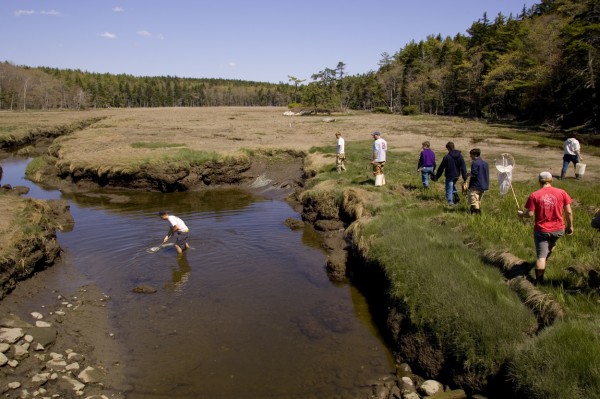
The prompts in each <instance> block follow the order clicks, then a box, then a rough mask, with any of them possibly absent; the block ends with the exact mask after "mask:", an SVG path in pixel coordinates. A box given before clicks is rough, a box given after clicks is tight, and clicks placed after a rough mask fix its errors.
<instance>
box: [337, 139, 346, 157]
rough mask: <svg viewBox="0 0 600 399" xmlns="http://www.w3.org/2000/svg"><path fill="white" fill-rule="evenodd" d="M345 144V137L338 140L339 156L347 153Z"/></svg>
mask: <svg viewBox="0 0 600 399" xmlns="http://www.w3.org/2000/svg"><path fill="white" fill-rule="evenodd" d="M344 144H345V142H344V138H343V137H339V138H338V139H337V153H338V154H343V153H344V152H345V151H344V150H345V148H344Z"/></svg>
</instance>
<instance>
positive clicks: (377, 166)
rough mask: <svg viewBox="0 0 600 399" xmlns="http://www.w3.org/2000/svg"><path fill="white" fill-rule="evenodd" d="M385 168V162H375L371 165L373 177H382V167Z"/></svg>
mask: <svg viewBox="0 0 600 399" xmlns="http://www.w3.org/2000/svg"><path fill="white" fill-rule="evenodd" d="M384 166H385V161H383V162H375V163H374V164H373V174H374V175H382V174H383V167H384Z"/></svg>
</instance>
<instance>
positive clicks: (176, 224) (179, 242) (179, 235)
mask: <svg viewBox="0 0 600 399" xmlns="http://www.w3.org/2000/svg"><path fill="white" fill-rule="evenodd" d="M158 216H159V217H160V218H161V219H162V220H167V221H168V222H169V224H170V227H169V232H168V233H167V235H166V236H165V238H164V239H163V244H164V243H166V242H167V241H169V239H170V238H171V237H173V236H175V237H176V241H175V249H176V250H177V253H179V254H180V253H182V252H183V251H185V250H187V249H189V247H190V246H189V244H188V243H187V239H188V236H189V232H190V229H188V227H187V226H186V224H185V222H184V221H183V220H181V219H180V218H178V217H177V216H174V215H169V214H168V213H167V212H166V211H160V212H158Z"/></svg>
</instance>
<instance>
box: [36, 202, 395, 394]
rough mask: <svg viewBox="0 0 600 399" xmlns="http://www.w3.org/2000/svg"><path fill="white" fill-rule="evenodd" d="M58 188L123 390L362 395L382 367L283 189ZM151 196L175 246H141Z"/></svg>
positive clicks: (364, 326)
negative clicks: (111, 327) (182, 230)
mask: <svg viewBox="0 0 600 399" xmlns="http://www.w3.org/2000/svg"><path fill="white" fill-rule="evenodd" d="M49 195H50V196H52V195H55V196H60V194H57V193H56V192H52V193H50V194H49ZM41 197H42V198H47V196H44V195H42V196H41ZM63 198H66V199H68V200H69V201H70V204H71V213H72V214H73V216H74V218H75V226H74V228H73V231H72V232H69V233H59V242H60V244H61V246H62V247H63V248H64V249H65V251H66V252H67V255H68V257H69V259H70V261H71V263H73V264H74V265H75V267H76V268H77V269H78V270H80V271H81V273H82V274H83V275H84V276H86V278H88V279H89V280H91V281H93V282H94V283H95V284H96V285H98V286H99V287H100V288H101V289H102V290H103V291H104V292H106V293H107V294H108V295H110V296H111V298H112V300H111V301H110V302H109V305H110V306H111V311H112V312H113V314H114V323H115V332H116V337H117V339H119V340H120V341H121V342H122V343H123V344H124V346H125V347H126V348H128V353H127V354H126V359H125V364H126V367H125V371H124V372H125V374H126V375H125V377H126V380H127V381H128V382H129V383H130V384H131V386H132V387H133V389H132V390H131V392H128V393H127V397H128V398H129V399H132V398H147V397H149V396H152V397H154V398H172V397H180V398H198V397H206V398H259V397H261V398H262V397H273V398H299V399H306V398H323V397H326V398H338V397H339V398H343V397H344V398H345V397H366V392H367V391H369V388H368V387H366V388H365V386H364V385H365V383H366V382H367V381H369V380H371V379H373V378H377V377H380V376H381V375H384V374H387V373H389V372H391V371H392V369H393V362H392V359H391V356H390V355H389V353H388V351H387V350H386V348H385V346H384V344H383V343H382V341H381V339H380V337H379V336H378V334H377V331H376V329H375V328H374V326H373V324H372V320H371V319H370V317H369V315H368V306H367V305H366V302H365V299H364V298H363V297H362V296H361V295H360V293H359V292H358V290H356V289H354V288H353V287H351V286H349V285H334V284H332V283H331V282H330V281H329V279H328V278H327V276H326V274H325V272H324V265H325V262H326V259H325V254H324V253H323V252H322V249H321V248H322V245H321V243H320V238H319V236H318V235H317V234H316V233H315V232H314V231H313V230H312V229H309V228H305V229H303V230H300V231H292V230H290V229H289V228H287V227H286V226H285V225H284V223H283V222H284V221H285V219H287V218H289V217H293V218H299V215H298V214H297V213H296V212H294V211H293V209H292V208H291V207H290V206H289V205H288V204H286V203H285V202H282V201H278V200H267V199H264V198H259V197H256V196H253V195H251V194H248V193H245V192H241V191H238V190H211V191H207V192H191V193H171V194H160V193H143V192H135V193H130V192H127V191H107V190H103V191H98V192H95V193H88V194H65V195H64V196H63ZM161 209H166V210H169V211H171V212H173V213H174V214H176V215H178V216H179V217H181V218H182V219H183V220H185V221H186V224H187V225H188V227H189V228H190V239H189V243H190V246H191V247H192V248H191V249H190V250H188V251H187V252H186V253H185V254H184V255H183V256H177V253H176V251H175V249H174V248H173V247H167V248H164V249H161V250H160V251H158V252H156V253H148V252H147V249H148V248H149V247H152V246H155V245H158V243H160V242H161V241H162V238H163V237H164V222H163V221H161V220H160V219H159V218H158V217H157V216H156V213H157V211H158V210H161ZM57 267H60V265H57ZM139 284H147V285H149V286H152V287H155V288H156V289H157V292H156V293H154V294H151V295H140V294H136V293H134V292H133V288H134V287H136V286H137V285H139Z"/></svg>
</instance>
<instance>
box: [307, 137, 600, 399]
mask: <svg viewBox="0 0 600 399" xmlns="http://www.w3.org/2000/svg"><path fill="white" fill-rule="evenodd" d="M442 134H443V133H442ZM514 135H515V139H520V140H521V141H523V140H526V139H527V137H526V136H522V134H521V135H519V134H518V133H514ZM474 141H476V140H474ZM553 145H559V143H555V144H553ZM346 147H347V150H346V151H347V156H348V165H347V167H348V171H347V172H345V173H342V174H338V173H337V172H336V171H335V165H334V158H333V157H332V156H331V154H333V153H334V152H335V148H334V147H333V146H330V147H315V148H313V149H312V150H311V157H325V159H329V162H322V163H321V166H320V168H318V170H316V171H315V173H316V175H315V177H314V178H313V179H312V180H311V181H310V182H309V184H308V190H307V191H306V192H305V193H304V194H303V201H305V202H311V204H312V203H314V202H320V203H322V204H324V207H325V209H330V208H331V205H330V203H331V202H332V201H334V202H335V203H336V204H337V207H338V209H339V213H338V216H340V215H341V217H342V218H344V217H345V216H346V217H347V215H348V213H347V212H345V210H344V205H345V204H344V203H343V202H344V201H343V198H344V194H343V192H344V191H346V190H348V189H350V188H351V189H352V190H360V191H363V192H364V194H363V198H364V199H365V202H366V204H365V206H366V207H367V208H368V209H369V212H368V214H369V215H370V216H369V217H368V218H364V219H363V220H358V221H356V222H355V223H354V224H353V225H352V226H351V228H350V229H349V230H350V231H351V234H352V240H353V247H354V252H355V253H356V255H357V256H358V257H359V258H361V259H362V262H358V263H357V264H355V265H354V266H352V268H351V269H350V270H349V274H350V275H351V276H352V277H353V278H354V280H355V281H356V283H357V284H359V285H361V283H364V282H365V280H366V279H368V277H367V276H366V275H368V274H373V273H375V274H377V273H380V274H381V275H382V279H383V281H384V282H385V283H384V286H385V287H387V289H386V293H385V294H386V301H387V307H388V309H389V311H388V312H386V314H384V315H383V316H382V321H383V322H385V323H387V324H388V326H387V331H388V333H389V334H388V335H389V338H390V339H391V340H392V344H393V345H394V347H395V350H396V351H397V353H398V357H399V358H400V359H402V360H408V361H410V362H411V363H412V364H414V365H415V367H416V368H417V369H420V370H421V371H423V372H424V373H425V374H427V375H429V376H432V377H438V378H442V379H445V380H446V381H447V382H448V381H451V382H452V383H453V384H456V385H459V386H461V387H463V388H466V389H467V390H475V391H477V390H481V389H495V388H497V386H498V384H500V385H505V386H506V383H505V384H502V382H503V381H509V383H508V385H510V386H511V387H512V388H514V389H516V392H515V393H516V394H520V395H521V396H522V397H527V398H557V399H558V398H564V397H567V396H568V397H572V398H582V399H583V398H598V397H600V383H599V381H600V357H599V356H598V353H597V352H599V351H600V349H599V348H600V346H599V345H598V344H599V343H600V342H599V340H600V337H599V336H598V327H597V326H598V325H599V324H600V316H599V315H598V312H597V307H598V302H599V301H600V292H599V291H598V288H599V286H600V285H598V281H597V278H596V279H595V280H594V276H597V272H599V271H600V270H599V269H598V265H600V251H599V246H600V234H599V233H598V232H597V231H595V230H593V229H592V228H591V227H590V221H591V218H592V216H593V214H594V212H595V211H596V209H597V208H596V207H597V206H598V204H600V190H599V187H598V184H597V183H591V182H586V181H585V180H583V181H577V180H575V179H565V180H562V181H556V182H555V186H558V187H561V188H564V189H566V190H567V191H568V192H569V193H570V194H571V195H572V197H573V198H574V201H575V202H574V205H573V208H574V212H575V226H576V230H575V235H573V236H571V237H565V238H563V239H561V240H560V241H559V245H558V247H557V249H556V250H555V252H554V254H553V255H552V258H551V260H549V263H548V271H547V274H546V276H547V280H548V281H547V283H546V285H544V286H541V287H538V288H537V289H536V288H534V287H533V285H531V284H530V283H529V282H527V279H526V278H525V277H524V276H527V274H528V272H529V271H530V270H531V268H532V267H533V262H534V261H535V251H534V247H533V238H532V231H533V226H532V224H531V223H523V222H522V221H520V219H519V218H517V216H516V210H517V204H516V202H515V198H514V197H513V196H512V194H510V193H509V194H507V195H506V196H504V197H503V196H500V194H499V190H498V186H497V183H496V179H495V178H494V165H493V161H489V162H490V166H491V174H492V176H491V178H492V181H493V185H492V187H491V189H490V191H489V192H488V193H487V194H486V195H485V196H484V200H483V205H482V206H483V214H482V215H478V216H472V215H470V214H469V213H468V212H467V209H468V206H467V205H466V204H464V202H466V201H465V199H464V197H463V199H462V202H461V203H460V205H459V206H457V207H456V208H453V209H450V208H448V207H447V206H445V198H444V193H443V181H440V182H435V183H431V188H430V190H429V191H424V190H423V189H422V188H421V181H420V175H419V174H417V173H416V172H415V169H416V158H415V155H414V154H415V153H414V152H412V153H407V152H403V151H397V152H393V153H390V154H389V156H388V157H389V159H388V163H387V165H386V172H385V175H386V181H387V184H386V185H385V186H384V187H374V186H373V179H372V176H371V172H370V168H369V165H368V160H367V159H364V157H363V156H361V154H365V153H367V154H368V150H367V151H365V149H368V148H370V143H369V142H350V143H348V142H347V144H346ZM521 161H523V162H524V163H527V159H526V158H525V159H521ZM468 163H469V162H468ZM328 181H334V182H335V185H331V184H328ZM537 188H538V186H537V182H536V181H535V179H528V180H525V181H515V182H514V189H515V193H516V194H515V195H516V197H517V200H518V201H519V202H520V204H519V205H520V206H523V203H524V200H525V198H526V197H527V195H529V193H530V192H532V191H534V190H536V189H537ZM374 197H375V198H376V199H373V198H374ZM366 198H369V200H366ZM327 213H331V211H330V210H329V211H328V212H327ZM328 217H331V216H328ZM353 220H354V219H353V218H349V219H348V220H347V222H352V221H353ZM491 254H505V255H508V256H505V258H506V257H510V258H512V259H513V262H518V263H519V265H520V266H521V268H520V270H519V271H518V273H517V274H513V275H510V273H507V271H506V270H502V268H500V267H496V265H497V262H496V261H495V260H494V259H492V258H493V256H492V255H491ZM515 270H516V269H513V272H515ZM507 281H508V282H510V284H507ZM362 285H363V286H365V288H368V284H362ZM517 286H518V287H520V288H517Z"/></svg>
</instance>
